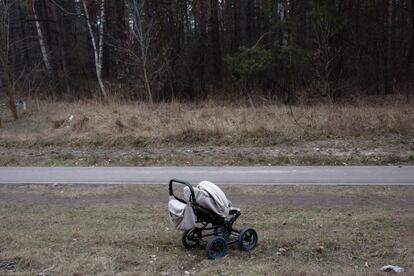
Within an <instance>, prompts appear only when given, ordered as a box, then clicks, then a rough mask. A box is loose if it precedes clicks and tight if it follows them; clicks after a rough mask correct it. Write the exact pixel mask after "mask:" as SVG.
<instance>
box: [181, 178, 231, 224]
mask: <svg viewBox="0 0 414 276" xmlns="http://www.w3.org/2000/svg"><path fill="white" fill-rule="evenodd" d="M193 189H194V195H195V198H196V202H197V203H198V204H200V205H201V206H202V207H204V208H206V209H208V210H210V211H213V212H214V213H216V214H218V215H219V216H221V217H223V218H225V217H227V216H228V215H229V211H230V207H231V202H230V201H229V200H228V199H227V197H226V195H225V194H224V193H223V191H222V190H221V189H220V188H219V187H218V186H217V185H215V184H214V183H212V182H209V181H202V182H200V184H198V186H197V187H196V188H193ZM190 195H191V192H190V189H189V188H188V187H185V188H184V198H185V200H186V201H189V200H190Z"/></svg>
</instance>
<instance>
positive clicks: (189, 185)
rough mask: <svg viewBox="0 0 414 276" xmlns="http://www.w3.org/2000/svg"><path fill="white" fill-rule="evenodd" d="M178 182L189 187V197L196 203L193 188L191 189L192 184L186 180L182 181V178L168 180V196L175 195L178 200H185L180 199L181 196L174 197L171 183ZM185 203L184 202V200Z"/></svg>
mask: <svg viewBox="0 0 414 276" xmlns="http://www.w3.org/2000/svg"><path fill="white" fill-rule="evenodd" d="M174 182H175V183H178V184H183V185H185V186H187V187H188V188H189V189H190V192H191V198H190V201H191V202H192V203H196V199H195V195H194V189H193V186H192V185H191V184H190V182H188V181H183V180H179V179H171V180H170V183H169V190H170V196H173V197H175V198H176V199H178V200H180V201H182V202H185V200H183V199H181V198H179V197H176V196H175V195H174V191H173V183H174ZM185 203H186V202H185Z"/></svg>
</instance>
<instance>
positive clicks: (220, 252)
mask: <svg viewBox="0 0 414 276" xmlns="http://www.w3.org/2000/svg"><path fill="white" fill-rule="evenodd" d="M174 184H181V185H184V186H185V187H184V198H180V197H178V196H177V195H176V194H174V189H173V186H174ZM169 195H170V200H169V203H168V208H169V211H170V219H171V223H172V224H173V225H174V226H175V227H176V228H177V229H178V230H182V231H184V232H183V235H182V243H183V245H184V247H186V248H195V247H198V246H200V245H201V244H203V242H204V241H205V240H206V238H208V242H207V245H206V254H207V257H208V258H209V259H219V258H222V257H224V256H225V255H226V254H227V247H228V246H229V245H231V244H238V245H239V248H240V250H242V251H252V250H254V249H255V248H256V246H257V241H258V237H257V232H256V230H254V229H253V228H242V229H240V230H236V229H234V228H233V224H234V223H235V222H236V220H237V219H238V218H239V217H240V215H241V212H240V209H237V208H234V207H232V206H231V202H230V201H228V200H227V198H226V196H225V194H224V193H223V191H222V190H221V189H220V188H219V187H217V186H216V185H215V184H213V183H211V182H208V181H202V182H201V183H200V184H199V185H198V186H197V187H193V186H192V185H191V184H190V183H189V182H187V181H183V180H178V179H172V180H170V182H169Z"/></svg>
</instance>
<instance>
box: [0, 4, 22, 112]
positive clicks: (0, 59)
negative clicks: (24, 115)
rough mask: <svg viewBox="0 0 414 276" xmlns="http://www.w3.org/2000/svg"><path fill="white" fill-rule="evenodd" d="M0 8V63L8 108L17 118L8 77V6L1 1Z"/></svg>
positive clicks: (10, 81)
mask: <svg viewBox="0 0 414 276" xmlns="http://www.w3.org/2000/svg"><path fill="white" fill-rule="evenodd" d="M0 4H1V10H0V65H1V67H2V69H3V75H4V89H5V91H6V95H7V97H8V100H9V109H10V111H11V112H12V114H13V118H14V120H17V119H19V116H18V114H17V110H16V101H15V98H14V88H13V85H12V80H11V78H10V64H9V58H10V57H9V53H10V44H11V42H10V28H11V26H10V14H9V12H10V10H9V9H10V6H7V4H6V3H4V2H3V3H1V2H0Z"/></svg>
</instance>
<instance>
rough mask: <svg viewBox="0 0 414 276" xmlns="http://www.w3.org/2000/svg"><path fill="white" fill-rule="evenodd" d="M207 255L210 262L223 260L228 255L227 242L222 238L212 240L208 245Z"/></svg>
mask: <svg viewBox="0 0 414 276" xmlns="http://www.w3.org/2000/svg"><path fill="white" fill-rule="evenodd" d="M206 253H207V257H208V258H209V259H210V260H217V259H220V258H223V257H224V256H226V255H227V243H226V240H225V239H223V238H221V237H218V238H214V239H212V240H211V241H209V242H208V243H207V247H206Z"/></svg>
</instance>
